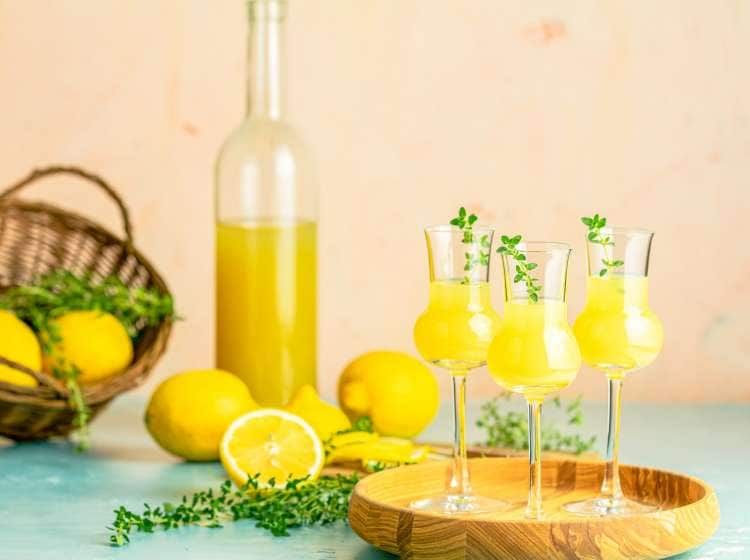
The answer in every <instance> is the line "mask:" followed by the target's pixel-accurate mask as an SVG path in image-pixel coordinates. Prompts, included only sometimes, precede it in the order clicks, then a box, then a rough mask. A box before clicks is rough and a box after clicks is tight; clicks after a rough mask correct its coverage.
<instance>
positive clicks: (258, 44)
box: [246, 0, 286, 120]
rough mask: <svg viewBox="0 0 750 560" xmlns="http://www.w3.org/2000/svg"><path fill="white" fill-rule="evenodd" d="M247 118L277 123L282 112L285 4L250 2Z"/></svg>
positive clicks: (277, 0)
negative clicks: (263, 119)
mask: <svg viewBox="0 0 750 560" xmlns="http://www.w3.org/2000/svg"><path fill="white" fill-rule="evenodd" d="M248 15H249V32H248V39H247V112H246V114H247V116H248V117H260V118H266V119H273V120H277V119H280V118H281V115H282V112H283V108H284V107H283V105H284V99H283V87H284V78H285V62H286V61H285V54H286V53H285V48H284V19H285V17H286V1H285V0H249V1H248Z"/></svg>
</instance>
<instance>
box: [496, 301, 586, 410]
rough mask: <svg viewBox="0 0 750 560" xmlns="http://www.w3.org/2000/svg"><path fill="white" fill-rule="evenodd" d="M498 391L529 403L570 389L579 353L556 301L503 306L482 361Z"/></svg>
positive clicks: (562, 308)
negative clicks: (521, 396) (498, 327)
mask: <svg viewBox="0 0 750 560" xmlns="http://www.w3.org/2000/svg"><path fill="white" fill-rule="evenodd" d="M487 365H488V366H489V370H490V374H491V375H492V377H493V378H494V379H495V382H497V384H498V385H500V386H501V387H503V388H505V389H507V390H509V391H513V392H516V393H521V394H523V395H524V396H525V397H527V398H530V399H541V398H544V397H545V396H546V395H547V394H549V393H552V392H554V391H559V390H560V389H563V388H565V387H567V386H568V385H570V384H571V383H572V382H573V380H574V379H575V377H576V374H577V373H578V370H579V369H580V367H581V354H580V352H579V350H578V344H577V342H576V339H575V336H574V335H573V331H572V330H571V328H570V325H568V318H567V305H566V304H565V303H564V302H562V301H554V300H540V301H539V302H537V303H533V302H528V301H526V300H514V301H509V302H506V304H505V315H504V317H503V321H502V323H501V324H500V330H499V331H498V333H497V336H495V339H494V340H493V341H492V344H491V345H490V350H489V355H488V358H487Z"/></svg>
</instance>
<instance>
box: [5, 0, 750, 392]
mask: <svg viewBox="0 0 750 560" xmlns="http://www.w3.org/2000/svg"><path fill="white" fill-rule="evenodd" d="M0 21H2V28H3V29H2V32H1V33H0V83H2V84H3V87H2V88H1V89H0V107H2V126H1V127H0V134H1V135H2V136H1V137H2V150H1V151H0V182H3V183H9V182H11V181H13V180H15V179H16V178H17V177H19V176H20V175H23V174H25V173H26V172H27V171H28V170H29V169H30V168H32V167H34V166H36V165H42V164H46V163H49V162H65V163H77V164H81V165H84V166H86V167H88V168H90V169H92V170H95V171H97V172H100V173H102V174H103V175H105V176H106V177H108V178H110V179H111V181H113V182H114V183H115V184H116V185H117V186H118V187H119V188H120V189H121V192H122V193H123V194H124V196H125V198H126V199H127V202H128V203H129V205H130V207H131V209H132V211H133V214H134V216H135V231H136V235H137V242H138V245H139V246H140V248H141V249H142V250H143V251H144V252H145V253H146V254H147V255H149V256H150V257H151V258H152V259H153V261H154V262H156V263H157V264H158V266H159V267H160V269H161V270H162V271H163V272H164V274H165V275H166V276H167V278H168V279H169V282H170V283H171V286H172V288H173V289H174V292H175V293H176V295H177V301H178V304H179V308H180V311H181V312H182V313H183V314H184V315H185V316H186V317H187V318H188V320H187V321H186V322H184V323H181V324H180V325H179V326H178V328H177V329H176V332H175V335H174V338H173V341H172V345H171V348H170V352H169V354H168V355H167V356H166V358H165V359H164V360H163V362H162V364H161V366H160V368H159V371H158V374H159V375H162V376H163V375H167V374H169V373H172V372H174V371H177V370H180V369H183V368H190V367H202V366H208V365H210V364H211V362H212V353H213V344H212V336H211V332H212V328H213V293H212V289H213V288H212V285H213V284H212V283H213V277H212V212H211V190H212V177H211V174H212V163H213V159H214V156H215V153H216V150H217V148H218V146H219V144H220V142H221V141H222V139H223V137H224V136H225V135H226V134H227V132H228V131H229V130H230V129H231V128H232V127H233V126H234V125H235V124H236V123H237V122H238V120H239V119H240V117H241V114H242V110H243V98H244V85H243V79H244V77H243V74H244V41H245V19H244V8H243V2H242V0H214V1H208V0H127V1H125V0H66V1H61V0H60V1H53V0H0ZM289 31H290V33H289V35H290V42H289V51H290V58H291V60H290V66H291V83H290V98H289V100H290V115H291V117H292V118H293V120H294V121H295V122H296V123H297V124H298V127H299V128H300V129H301V131H302V133H303V134H304V135H305V136H306V137H307V139H308V141H309V142H310V143H311V144H312V145H313V146H314V148H315V151H316V153H317V160H318V162H319V170H320V177H321V186H322V206H321V252H320V253H321V280H322V282H321V285H322V288H321V293H320V303H321V322H320V326H321V337H320V338H321V347H320V386H321V388H322V389H323V390H324V392H325V393H326V394H327V395H332V394H333V392H334V387H335V380H336V375H337V373H338V372H339V370H340V369H341V368H342V366H343V365H344V364H345V363H346V362H347V361H348V360H349V359H350V358H352V357H353V356H355V355H356V354H357V353H359V352H362V351H364V350H367V349H372V348H378V347H383V348H397V349H403V350H407V351H410V352H413V351H414V347H413V343H412V341H411V327H412V324H413V321H414V319H415V318H416V316H417V315H418V313H419V312H420V311H421V309H422V308H423V307H424V305H425V302H426V289H427V270H426V258H425V251H424V247H423V239H422V234H421V229H420V228H421V226H422V225H424V224H427V223H433V222H436V221H441V220H445V219H447V218H449V217H450V215H451V213H452V212H453V210H454V209H455V207H456V206H457V205H459V204H460V203H465V204H467V205H469V206H470V207H471V208H473V209H475V210H479V211H480V213H481V215H482V217H483V218H484V219H485V221H488V222H491V223H493V224H495V225H497V226H498V227H499V228H500V229H501V230H503V231H505V232H523V233H525V234H527V235H529V236H531V237H534V238H548V239H559V240H565V241H569V242H572V243H573V244H574V245H575V248H576V254H575V256H574V259H573V262H572V272H571V278H570V307H571V313H572V314H575V313H577V312H578V311H579V310H580V308H581V305H582V302H583V296H584V266H585V262H584V257H583V240H582V236H583V232H582V228H581V226H580V225H579V222H578V217H579V216H581V215H583V214H586V213H591V212H593V211H599V212H602V213H604V214H606V215H607V216H609V217H610V220H611V221H612V222H617V223H620V224H625V225H638V226H645V227H650V228H654V229H656V231H657V235H656V239H655V247H654V254H653V264H652V280H651V282H652V302H653V305H654V307H655V309H656V310H657V311H658V312H659V313H660V314H661V316H662V318H663V320H664V324H665V329H666V344H665V347H664V351H663V354H662V356H661V357H660V358H659V360H658V362H657V363H656V364H655V365H654V366H653V367H651V368H649V369H648V370H647V371H645V372H643V373H642V374H639V375H637V376H636V377H634V378H633V379H632V381H631V382H630V383H629V386H628V388H627V390H626V391H627V397H628V398H629V399H636V398H637V399H645V400H720V399H721V400H745V401H747V400H750V320H749V319H748V317H750V250H748V247H749V246H750V245H749V244H748V240H747V236H748V233H750V225H748V217H749V215H750V214H749V211H750V193H749V189H750V171H748V169H749V164H750V73H748V57H749V56H750V5H748V3H747V2H744V1H743V0H734V1H728V0H727V1H717V2H705V1H701V0H692V1H687V0H662V1H660V2H632V1H626V0H607V1H601V0H578V1H570V2H564V3H561V2H558V1H553V0H547V1H538V2H515V1H510V0H472V1H470V2H469V1H457V0H318V1H312V0H291V17H290V21H289ZM62 186H63V183H60V182H50V183H49V184H48V185H45V186H43V187H40V188H38V191H37V192H38V193H39V195H40V196H43V197H45V198H48V199H55V200H57V201H59V202H61V203H65V204H69V205H70V206H71V207H75V208H78V209H79V210H81V211H83V212H86V213H88V214H91V215H94V216H97V217H98V218H99V219H100V220H102V221H103V222H105V223H107V224H110V225H112V227H117V220H116V216H115V213H114V212H113V210H112V209H111V208H110V205H109V204H108V203H107V202H106V201H105V200H104V199H103V198H102V197H101V196H100V195H98V194H95V193H92V192H91V191H90V189H87V188H84V187H83V186H81V185H74V186H69V185H68V184H65V185H64V186H65V190H64V191H62V190H61V189H60V187H62ZM494 272H495V273H496V274H495V276H496V280H498V279H499V274H497V272H498V269H497V268H496V269H495V271H494ZM496 295H497V296H499V291H498V293H497V294H496ZM495 301H496V302H498V304H499V301H500V299H499V297H496V299H495ZM441 380H442V382H443V383H444V384H445V379H444V378H443V377H442V376H441ZM471 383H472V390H473V391H474V392H475V393H483V394H490V393H492V392H494V391H495V387H494V385H493V383H492V381H491V380H490V378H489V377H488V376H487V375H486V373H484V372H481V373H477V374H476V376H475V377H474V378H473V380H472V382H471ZM571 391H572V392H584V393H585V394H586V395H587V396H589V397H594V398H603V397H604V383H603V381H602V379H600V378H599V377H598V376H597V375H596V374H594V373H592V372H591V371H588V370H585V369H584V371H582V373H581V374H580V376H579V379H578V380H577V381H576V383H575V385H574V386H573V388H572V389H571Z"/></svg>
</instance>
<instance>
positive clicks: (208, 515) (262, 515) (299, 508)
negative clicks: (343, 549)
mask: <svg viewBox="0 0 750 560" xmlns="http://www.w3.org/2000/svg"><path fill="white" fill-rule="evenodd" d="M358 481H359V475H356V474H352V475H349V476H344V475H337V476H335V477H332V476H323V477H320V478H319V479H318V480H314V481H308V480H307V479H306V478H301V479H292V480H288V481H287V483H286V486H285V487H284V488H282V489H280V490H276V489H266V488H264V487H263V485H262V484H260V481H259V477H258V475H256V476H254V477H250V478H248V481H247V483H246V484H245V485H244V486H243V487H242V488H241V489H239V490H237V489H234V490H233V489H232V483H231V482H230V481H228V480H227V481H225V482H224V483H223V484H222V485H221V487H220V488H219V489H218V491H214V490H213V489H209V490H207V491H205V492H196V493H195V494H193V495H192V496H190V497H188V496H183V497H182V501H180V502H179V503H177V504H171V503H165V504H163V505H161V506H156V507H154V506H151V505H149V504H145V505H144V510H143V513H141V514H136V513H133V512H132V511H130V510H128V509H127V508H125V507H124V506H120V507H119V508H117V509H116V510H114V513H115V520H114V522H113V523H112V525H111V526H110V527H107V529H109V531H110V536H109V543H110V544H111V545H112V546H123V545H126V544H128V543H129V542H130V534H131V533H133V532H138V533H153V532H154V531H156V530H157V529H164V530H169V529H176V528H178V527H182V526H185V525H199V526H202V527H208V528H218V527H222V523H223V522H227V521H239V520H240V519H254V520H255V521H256V523H255V526H256V527H261V528H263V529H266V530H268V531H270V532H271V534H272V535H274V536H277V537H283V536H288V535H289V529H292V528H294V527H302V526H306V525H316V524H320V525H327V524H328V523H333V522H334V521H339V520H345V519H346V516H347V512H348V510H349V497H350V496H351V494H352V490H353V489H354V485H355V484H356V483H357V482H358ZM274 483H275V481H274V480H273V479H271V480H269V481H268V485H271V486H272V485H273V484H274Z"/></svg>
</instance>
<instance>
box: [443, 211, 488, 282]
mask: <svg viewBox="0 0 750 560" xmlns="http://www.w3.org/2000/svg"><path fill="white" fill-rule="evenodd" d="M478 219H479V218H478V217H477V215H476V214H469V213H468V212H467V211H466V208H464V207H463V206H461V208H459V209H458V215H457V216H456V217H455V218H453V219H452V220H451V221H450V224H451V225H452V226H456V227H457V228H459V229H460V230H461V231H462V232H463V237H462V239H461V242H462V243H463V244H464V245H471V250H470V251H466V252H465V253H464V256H465V257H466V264H465V265H464V271H466V272H471V271H472V270H474V269H475V268H476V267H478V266H488V265H489V264H490V245H491V244H492V242H491V241H490V236H489V235H488V234H484V235H482V236H481V237H480V238H479V244H478V245H477V243H476V240H475V236H474V229H473V228H474V224H475V223H476V221H477V220H478ZM461 283H462V284H470V283H471V278H470V277H469V275H465V276H464V277H463V280H462V281H461Z"/></svg>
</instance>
